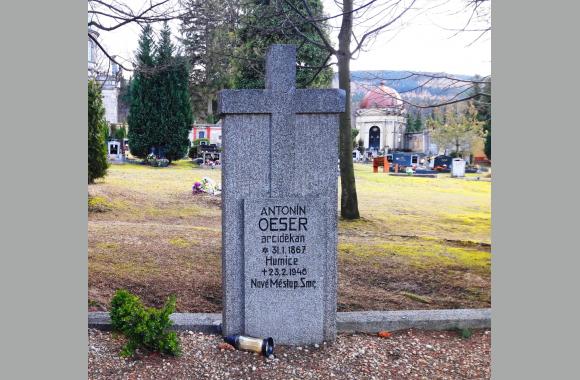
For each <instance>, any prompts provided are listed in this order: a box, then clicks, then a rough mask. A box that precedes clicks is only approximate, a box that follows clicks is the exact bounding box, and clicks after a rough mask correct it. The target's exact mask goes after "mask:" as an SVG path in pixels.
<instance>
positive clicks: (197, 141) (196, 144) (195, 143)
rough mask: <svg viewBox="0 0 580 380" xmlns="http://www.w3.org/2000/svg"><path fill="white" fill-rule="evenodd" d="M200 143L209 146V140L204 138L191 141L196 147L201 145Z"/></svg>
mask: <svg viewBox="0 0 580 380" xmlns="http://www.w3.org/2000/svg"><path fill="white" fill-rule="evenodd" d="M202 142H205V144H206V145H207V144H209V139H206V138H202V139H195V140H193V146H198V145H201V143H202Z"/></svg>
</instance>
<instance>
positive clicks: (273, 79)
mask: <svg viewBox="0 0 580 380" xmlns="http://www.w3.org/2000/svg"><path fill="white" fill-rule="evenodd" d="M344 101H345V96H344V92H343V91H342V90H335V89H328V90H324V89H296V47H295V46H294V45H272V46H271V47H270V48H269V49H268V52H267V54H266V89H265V90H224V91H221V92H220V94H219V98H218V113H220V114H270V115H271V120H270V146H271V147H272V156H271V166H270V168H269V169H270V170H269V171H270V178H271V182H270V196H271V197H278V196H282V195H284V194H293V193H295V187H294V186H292V185H293V184H295V183H296V182H297V181H299V178H298V177H297V175H298V173H296V170H295V169H296V168H295V166H294V165H293V163H294V162H295V159H296V154H297V152H296V150H297V148H298V147H297V146H296V143H297V141H298V140H299V138H298V136H296V133H295V132H296V130H295V128H294V125H295V123H296V114H317V113H323V114H324V113H339V112H343V111H344ZM337 143H338V142H337ZM284 146H286V148H284Z"/></svg>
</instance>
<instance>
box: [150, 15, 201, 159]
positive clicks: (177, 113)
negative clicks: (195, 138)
mask: <svg viewBox="0 0 580 380" xmlns="http://www.w3.org/2000/svg"><path fill="white" fill-rule="evenodd" d="M174 50H175V47H174V46H173V44H172V42H171V31H170V29H169V26H168V25H167V23H165V24H164V26H163V29H162V30H161V35H160V41H159V48H158V49H157V54H156V56H155V64H156V68H157V73H156V75H155V77H156V82H157V89H158V97H157V102H158V105H157V128H156V129H155V133H154V134H153V137H154V141H153V142H154V144H155V145H156V146H157V151H162V152H164V155H165V158H167V159H169V161H174V160H179V159H181V158H183V157H184V156H185V155H186V154H187V151H188V148H189V140H188V138H187V136H188V134H189V130H190V129H191V123H192V119H193V117H192V113H191V99H190V96H189V88H188V78H189V68H188V66H187V62H186V60H185V59H184V58H183V57H175V56H174Z"/></svg>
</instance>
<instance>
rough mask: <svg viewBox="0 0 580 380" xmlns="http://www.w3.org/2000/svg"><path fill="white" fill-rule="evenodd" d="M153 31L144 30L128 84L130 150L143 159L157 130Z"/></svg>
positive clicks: (147, 28)
mask: <svg viewBox="0 0 580 380" xmlns="http://www.w3.org/2000/svg"><path fill="white" fill-rule="evenodd" d="M154 49H155V44H154V41H153V29H152V28H151V25H149V24H147V25H145V26H144V27H143V30H142V32H141V36H140V37H139V46H138V48H137V54H136V59H137V65H136V70H135V75H134V77H133V80H132V81H131V89H130V91H131V94H130V102H131V103H130V105H131V107H130V109H129V116H128V117H127V123H128V124H129V133H128V138H129V149H130V151H131V154H132V155H133V156H135V157H140V158H145V157H146V156H147V155H148V154H149V150H150V149H151V147H152V146H153V143H152V141H153V136H152V132H153V131H154V130H155V128H156V117H155V111H156V104H155V103H156V99H157V93H156V88H155V86H156V83H155V78H154V75H153V67H154V62H153V51H154Z"/></svg>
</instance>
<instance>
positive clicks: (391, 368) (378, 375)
mask: <svg viewBox="0 0 580 380" xmlns="http://www.w3.org/2000/svg"><path fill="white" fill-rule="evenodd" d="M179 337H180V340H181V344H182V349H183V355H182V356H181V357H178V358H174V357H167V356H160V355H158V354H150V353H145V352H140V353H138V354H137V355H136V356H135V357H134V358H131V359H124V358H121V357H119V355H118V353H119V351H120V350H121V347H122V345H123V343H124V338H123V337H119V336H115V335H113V334H111V333H109V332H103V331H99V330H93V329H90V330H89V363H88V378H89V379H94V380H97V379H136V378H143V379H198V378H207V379H242V378H243V379H285V380H286V379H290V378H294V379H377V380H378V379H393V380H402V379H409V378H420V379H489V378H490V376H491V375H490V362H491V334H490V331H489V330H479V331H474V333H473V335H472V336H471V337H470V338H468V339H462V338H461V337H460V336H459V334H458V333H457V332H450V331H419V330H408V331H397V332H393V333H392V335H391V337H389V338H380V337H378V336H376V335H365V334H355V335H346V334H339V336H338V338H337V341H336V342H335V343H334V344H332V345H331V344H323V345H321V346H319V347H314V346H307V347H283V346H277V347H275V350H274V352H275V355H276V357H275V358H274V359H266V358H264V357H262V356H258V355H257V354H254V353H247V352H243V351H235V350H234V351H230V350H224V349H220V348H219V347H218V345H219V344H220V343H221V342H222V338H221V337H220V336H216V335H207V334H202V333H193V332H189V333H188V332H182V333H179Z"/></svg>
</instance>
